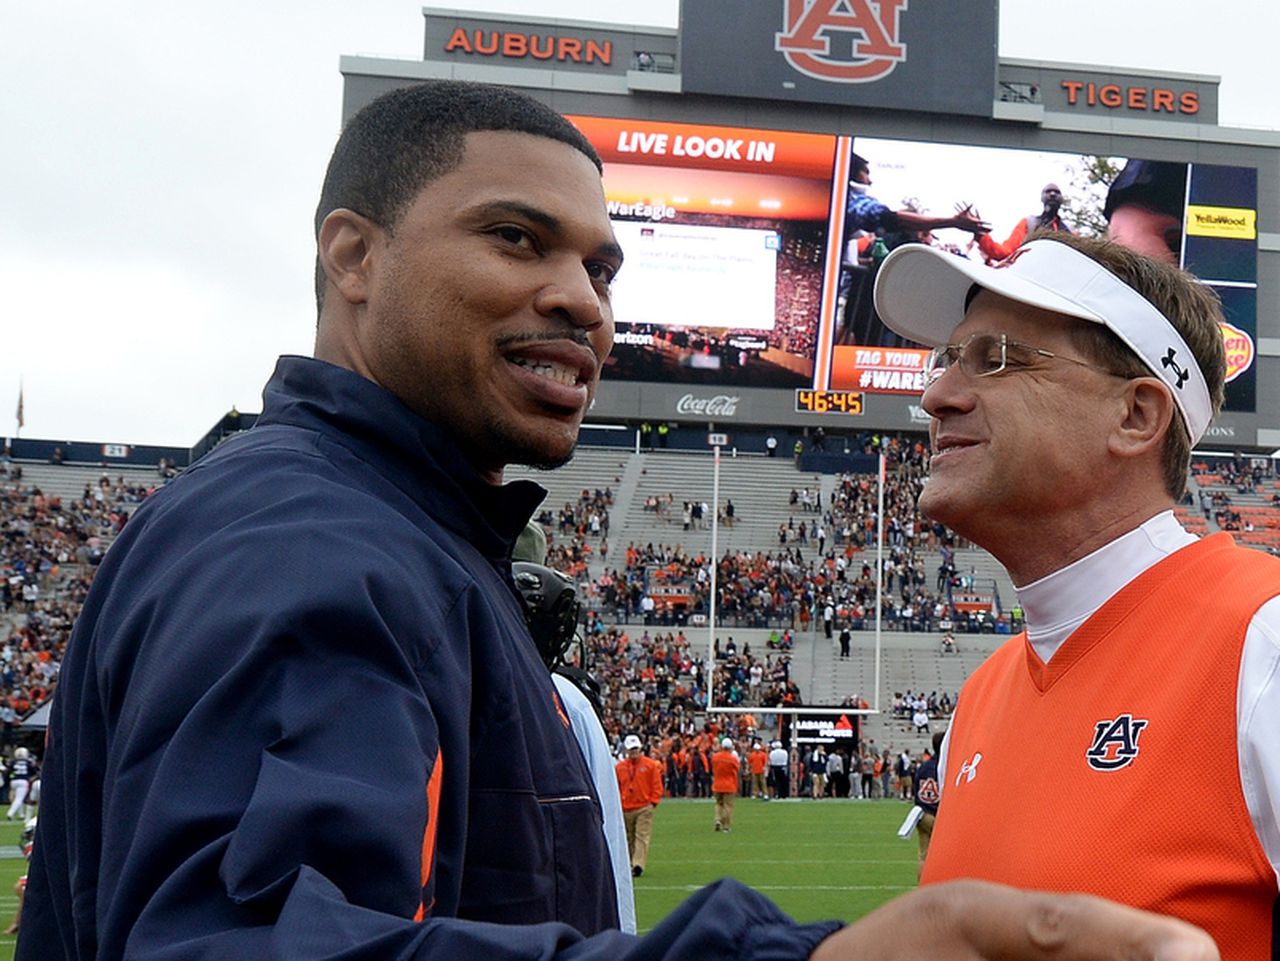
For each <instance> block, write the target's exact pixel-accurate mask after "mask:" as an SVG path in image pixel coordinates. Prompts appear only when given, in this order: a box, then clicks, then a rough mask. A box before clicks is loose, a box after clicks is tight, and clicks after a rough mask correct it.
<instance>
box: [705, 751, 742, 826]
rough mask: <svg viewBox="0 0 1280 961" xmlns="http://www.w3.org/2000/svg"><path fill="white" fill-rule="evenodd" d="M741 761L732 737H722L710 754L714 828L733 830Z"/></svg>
mask: <svg viewBox="0 0 1280 961" xmlns="http://www.w3.org/2000/svg"><path fill="white" fill-rule="evenodd" d="M741 771H742V762H741V761H740V760H738V752H737V751H735V750H734V749H733V738H728V737H726V738H724V739H723V740H722V741H721V742H720V750H718V751H716V753H715V754H713V755H711V793H712V794H714V795H715V797H716V830H717V831H725V832H728V831H731V830H733V798H734V795H736V794H737V793H738V777H739V775H740V773H741Z"/></svg>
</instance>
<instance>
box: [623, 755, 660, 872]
mask: <svg viewBox="0 0 1280 961" xmlns="http://www.w3.org/2000/svg"><path fill="white" fill-rule="evenodd" d="M622 746H623V748H625V749H626V752H627V756H626V757H625V758H623V759H622V760H621V761H619V762H618V764H617V767H615V768H614V770H615V772H616V773H617V775H618V793H619V794H620V795H621V796H622V820H623V822H624V823H625V824H626V826H627V848H628V849H629V850H630V852H631V874H632V875H633V876H634V877H637V878H638V877H640V875H642V874H644V868H645V864H646V863H647V862H648V860H649V841H650V839H651V838H652V837H653V810H654V808H656V807H657V806H658V802H660V801H661V800H662V765H661V764H659V763H658V762H657V761H655V760H654V759H653V758H651V757H646V756H645V754H644V751H643V747H644V746H643V744H641V742H640V738H639V737H638V736H637V735H635V734H628V735H627V736H626V739H625V740H624V741H623V742H622Z"/></svg>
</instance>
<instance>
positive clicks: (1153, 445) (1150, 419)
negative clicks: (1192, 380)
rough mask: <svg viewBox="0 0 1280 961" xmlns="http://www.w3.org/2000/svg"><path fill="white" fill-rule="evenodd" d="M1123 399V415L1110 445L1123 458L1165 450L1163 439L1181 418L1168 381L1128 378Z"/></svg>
mask: <svg viewBox="0 0 1280 961" xmlns="http://www.w3.org/2000/svg"><path fill="white" fill-rule="evenodd" d="M1121 400H1122V402H1123V404H1124V418H1123V420H1121V422H1120V423H1119V424H1118V425H1116V428H1115V429H1114V430H1113V431H1112V432H1111V438H1110V447H1111V451H1112V453H1114V454H1117V455H1119V456H1121V457H1137V456H1142V455H1143V454H1146V453H1148V452H1151V451H1154V452H1155V453H1156V455H1157V456H1159V455H1160V452H1161V451H1162V450H1163V449H1164V438H1165V434H1167V433H1168V432H1169V431H1170V430H1177V429H1178V425H1177V424H1175V423H1173V422H1174V421H1175V420H1176V419H1177V417H1178V410H1177V405H1176V404H1175V403H1174V400H1173V395H1171V394H1170V393H1169V388H1168V386H1167V385H1165V383H1164V382H1163V381H1161V380H1159V379H1158V378H1155V377H1135V378H1133V379H1131V380H1127V381H1125V384H1124V389H1123V394H1122V396H1121Z"/></svg>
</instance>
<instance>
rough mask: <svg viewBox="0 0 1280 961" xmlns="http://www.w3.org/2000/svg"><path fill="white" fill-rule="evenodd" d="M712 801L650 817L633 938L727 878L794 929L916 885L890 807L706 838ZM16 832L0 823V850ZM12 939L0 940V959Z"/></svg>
mask: <svg viewBox="0 0 1280 961" xmlns="http://www.w3.org/2000/svg"><path fill="white" fill-rule="evenodd" d="M712 810H713V808H712V802H711V801H683V800H681V801H670V800H668V801H664V802H663V803H662V804H660V805H659V806H658V810H657V813H656V815H655V817H654V826H653V843H652V845H651V846H650V848H649V866H648V868H647V869H646V871H645V873H644V877H641V878H636V881H635V888H636V916H637V919H638V927H639V928H640V931H641V932H644V931H648V930H649V929H651V928H652V927H653V926H654V925H656V924H657V923H658V922H659V921H660V920H662V918H663V917H665V916H666V914H667V913H668V912H669V911H671V909H672V908H674V907H675V906H676V905H677V904H679V903H680V902H681V901H683V900H684V899H685V898H687V897H688V896H689V895H690V894H692V893H693V892H694V891H696V890H698V888H700V887H702V886H703V885H704V884H708V883H710V882H712V881H715V880H716V879H718V878H722V877H733V878H737V879H738V880H739V881H742V882H743V883H744V884H749V885H751V886H752V887H754V888H757V889H758V890H760V891H762V892H764V893H765V894H767V895H768V896H769V897H770V898H772V899H773V900H774V901H775V902H777V904H778V905H779V906H780V907H781V908H782V909H783V910H785V911H786V912H787V913H789V914H791V915H792V916H793V917H795V918H797V919H799V920H801V921H817V920H821V919H824V918H843V919H844V920H846V921H852V920H854V919H856V918H859V917H861V916H862V915H864V914H866V913H867V912H868V911H871V910H872V909H873V908H876V907H878V906H879V905H881V904H883V903H884V902H886V901H888V900H889V899H890V898H893V897H895V896H896V895H899V894H901V893H902V892H904V891H907V890H910V889H911V888H913V887H915V883H916V842H915V837H914V836H913V837H911V838H910V839H908V840H905V841H904V840H902V839H900V838H899V837H898V836H897V834H896V832H897V829H898V825H899V824H900V823H902V819H903V817H905V816H906V813H907V811H908V810H909V808H908V807H907V805H906V804H903V803H901V802H898V801H816V802H814V801H794V802H792V801H780V802H779V801H770V802H767V803H766V802H764V801H754V800H749V799H747V798H738V800H737V803H736V804H735V805H734V809H733V833H732V834H720V833H717V832H715V831H713V830H712V824H713V821H714V818H713V813H712ZM21 834H22V827H21V825H20V824H18V823H16V822H6V821H4V820H3V819H0V846H6V845H14V846H16V845H17V844H19V842H20V839H21ZM25 869H26V861H25V860H23V859H21V858H16V859H15V858H0V931H3V930H4V928H6V927H8V926H9V922H10V921H11V920H12V919H13V912H14V910H15V908H16V907H17V903H18V901H17V897H16V896H15V895H14V893H13V885H14V883H15V882H16V881H17V880H18V877H19V875H21V874H22V873H23V871H24V870H25ZM15 941H16V939H15V938H14V936H13V935H10V934H0V961H12V959H13V948H14V944H15Z"/></svg>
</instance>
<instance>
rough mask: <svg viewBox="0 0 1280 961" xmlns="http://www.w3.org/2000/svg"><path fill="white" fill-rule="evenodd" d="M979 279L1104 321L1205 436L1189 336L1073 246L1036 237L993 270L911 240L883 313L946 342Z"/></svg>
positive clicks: (1205, 402)
mask: <svg viewBox="0 0 1280 961" xmlns="http://www.w3.org/2000/svg"><path fill="white" fill-rule="evenodd" d="M974 284H977V285H978V286H979V287H982V288H985V289H986V290H990V291H992V292H993V293H997V294H1000V295H1001V296H1002V297H1008V298H1009V299H1010V300H1016V301H1018V302H1019V303H1023V304H1030V305H1031V306H1033V307H1041V308H1044V309H1045V310H1051V311H1054V312H1055V313H1059V314H1066V315H1067V316H1068V317H1077V318H1079V319H1080V320H1087V321H1091V322H1092V323H1095V324H1102V325H1104V326H1105V327H1107V328H1108V329H1109V330H1111V331H1113V332H1114V333H1115V334H1116V336H1117V337H1119V338H1120V339H1121V340H1122V341H1124V343H1125V344H1127V345H1128V346H1129V347H1130V348H1131V349H1132V350H1133V352H1134V353H1135V354H1137V355H1138V357H1139V359H1140V360H1141V361H1142V363H1143V364H1145V365H1146V367H1147V369H1148V370H1150V371H1151V373H1152V374H1153V375H1154V376H1156V377H1158V378H1159V379H1160V380H1162V381H1164V383H1165V384H1167V385H1168V387H1169V392H1170V393H1171V394H1172V395H1173V399H1174V401H1175V402H1176V403H1177V405H1178V409H1179V410H1181V411H1182V417H1183V421H1184V423H1185V424H1186V427H1187V432H1188V433H1189V434H1190V435H1191V443H1192V444H1194V443H1195V442H1196V441H1198V440H1199V439H1200V438H1201V437H1202V436H1204V432H1205V430H1206V429H1208V427H1209V421H1210V420H1211V419H1212V418H1213V405H1212V404H1211V402H1210V400H1209V388H1208V386H1207V385H1206V384H1205V380H1204V375H1203V374H1201V372H1200V365H1199V364H1198V363H1196V359H1195V355H1194V354H1193V353H1192V352H1191V349H1190V348H1189V347H1188V346H1187V344H1186V341H1184V340H1183V339H1182V336H1181V335H1180V334H1179V333H1178V331H1177V329H1176V328H1175V327H1174V326H1173V324H1171V323H1170V322H1169V320H1168V318H1166V317H1165V316H1164V315H1163V314H1162V313H1160V311H1158V310H1156V308H1155V307H1154V306H1152V304H1151V302H1150V301H1148V300H1147V299H1146V298H1145V297H1143V296H1142V295H1141V294H1139V293H1138V292H1137V291H1136V290H1134V289H1133V288H1132V287H1130V286H1129V285H1128V284H1126V283H1124V282H1123V281H1121V280H1120V279H1119V278H1118V277H1116V275H1115V274H1113V273H1111V272H1110V271H1109V270H1107V269H1106V268H1105V267H1103V266H1102V265H1101V264H1099V263H1098V262H1097V261H1095V260H1094V259H1093V258H1091V257H1088V256H1086V255H1085V254H1082V253H1081V252H1080V251H1078V250H1076V249H1075V248H1074V247H1069V246H1067V245H1066V244H1063V243H1058V242H1057V241H1053V240H1033V241H1031V243H1029V244H1024V245H1023V246H1021V247H1019V248H1018V249H1017V250H1015V251H1014V252H1013V255H1012V256H1010V257H1009V258H1007V259H1006V260H1003V261H1001V262H1000V263H998V264H996V265H995V266H994V267H987V266H985V265H983V264H979V263H976V262H975V261H971V260H966V259H965V258H963V257H957V256H956V255H954V254H949V253H946V252H944V251H942V250H939V249H938V248H936V247H930V246H928V245H926V244H904V245H903V246H901V247H899V248H898V249H897V250H895V251H893V252H892V253H891V254H889V256H888V257H886V258H885V260H884V262H883V263H882V264H881V265H880V270H879V273H878V274H877V276H876V288H875V304H876V312H877V313H878V314H879V315H880V319H881V320H883V321H884V323H885V326H886V327H888V328H889V329H890V330H892V331H894V332H896V333H898V334H901V335H902V336H903V337H906V338H908V339H909V340H914V341H916V342H917V343H920V344H924V345H925V346H926V347H941V346H942V345H944V344H946V343H947V341H948V340H949V339H950V337H951V334H952V332H953V331H954V330H955V329H956V327H958V326H959V325H960V322H961V321H962V320H964V312H965V301H966V298H967V296H968V293H969V289H970V288H971V287H972V286H973V285H974Z"/></svg>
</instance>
